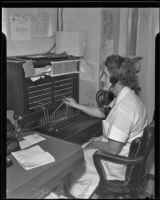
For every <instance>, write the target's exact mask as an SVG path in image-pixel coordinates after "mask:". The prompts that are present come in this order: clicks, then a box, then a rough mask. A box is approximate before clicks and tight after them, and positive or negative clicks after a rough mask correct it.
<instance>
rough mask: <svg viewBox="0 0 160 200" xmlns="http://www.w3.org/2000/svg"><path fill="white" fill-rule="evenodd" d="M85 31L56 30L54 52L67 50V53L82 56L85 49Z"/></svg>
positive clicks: (58, 52)
mask: <svg viewBox="0 0 160 200" xmlns="http://www.w3.org/2000/svg"><path fill="white" fill-rule="evenodd" d="M85 40H86V33H85V32H67V31H57V32H56V54H60V53H63V52H64V51H66V52H67V54H68V55H72V56H76V57H82V56H83V54H84V49H85Z"/></svg>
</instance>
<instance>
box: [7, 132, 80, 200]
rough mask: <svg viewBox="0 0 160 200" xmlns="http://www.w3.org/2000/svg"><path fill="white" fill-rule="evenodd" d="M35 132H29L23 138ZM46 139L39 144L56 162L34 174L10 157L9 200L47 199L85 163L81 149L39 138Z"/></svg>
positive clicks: (8, 176) (67, 143)
mask: <svg viewBox="0 0 160 200" xmlns="http://www.w3.org/2000/svg"><path fill="white" fill-rule="evenodd" d="M32 133H33V132H30V133H28V132H26V133H23V134H22V137H23V136H26V135H30V134H32ZM40 135H41V136H42V137H44V138H46V140H43V141H41V142H39V143H37V144H38V145H39V146H41V147H42V148H43V149H44V150H45V151H48V152H49V153H50V154H52V155H53V156H54V157H55V159H56V161H55V162H54V163H50V164H47V165H44V166H40V167H37V168H34V169H31V170H25V169H23V167H21V166H20V165H19V164H18V163H17V161H16V159H15V158H14V157H13V156H12V155H10V157H11V158H12V161H13V163H14V164H13V165H12V166H11V167H9V168H7V180H6V181H7V192H6V193H7V195H6V198H16V199H17V198H21V199H23V198H27V199H28V198H32V199H39V198H44V197H45V196H46V195H47V194H49V193H50V192H51V191H53V189H54V188H55V187H56V186H57V185H58V184H59V183H60V181H61V180H62V179H63V177H64V176H65V175H67V174H68V173H69V172H70V171H72V169H73V168H74V167H75V165H77V164H78V163H79V162H81V161H82V159H83V150H82V149H81V146H79V145H77V144H73V143H70V142H66V141H63V140H60V139H56V138H53V137H49V136H46V135H42V134H40Z"/></svg>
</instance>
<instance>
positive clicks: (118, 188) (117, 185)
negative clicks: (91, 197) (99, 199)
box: [96, 180, 131, 194]
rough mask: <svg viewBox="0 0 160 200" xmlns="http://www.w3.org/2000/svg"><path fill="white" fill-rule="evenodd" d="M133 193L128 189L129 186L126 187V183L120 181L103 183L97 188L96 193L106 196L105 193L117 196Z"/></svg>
mask: <svg viewBox="0 0 160 200" xmlns="http://www.w3.org/2000/svg"><path fill="white" fill-rule="evenodd" d="M130 191H131V188H130V187H128V185H125V181H119V180H107V181H106V183H105V182H103V184H101V185H99V187H98V188H97V191H96V193H100V194H102V193H103V194H105V193H116V194H122V193H129V192H130Z"/></svg>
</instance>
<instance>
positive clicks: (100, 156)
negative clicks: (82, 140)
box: [93, 150, 143, 185]
mask: <svg viewBox="0 0 160 200" xmlns="http://www.w3.org/2000/svg"><path fill="white" fill-rule="evenodd" d="M101 160H106V161H110V162H113V163H118V164H124V165H138V164H140V163H142V162H143V157H142V156H137V157H136V158H128V157H125V156H121V155H114V154H111V153H106V152H102V151H100V150H97V151H96V152H95V153H94V154H93V162H94V165H95V168H96V170H97V172H98V174H99V176H100V184H102V185H103V181H104V180H105V181H106V180H107V177H106V173H105V170H104V167H103V165H102V162H101Z"/></svg>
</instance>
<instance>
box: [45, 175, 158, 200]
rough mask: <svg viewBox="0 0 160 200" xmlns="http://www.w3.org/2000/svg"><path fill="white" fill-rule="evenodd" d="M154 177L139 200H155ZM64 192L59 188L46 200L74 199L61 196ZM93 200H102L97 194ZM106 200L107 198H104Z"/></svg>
mask: <svg viewBox="0 0 160 200" xmlns="http://www.w3.org/2000/svg"><path fill="white" fill-rule="evenodd" d="M154 182H155V181H154V176H153V175H152V176H149V180H148V182H147V184H146V187H145V191H144V192H143V193H142V194H140V195H139V199H146V198H147V199H148V198H149V199H154V197H155V187H154ZM61 191H62V188H61V187H58V189H57V190H56V192H55V193H53V192H52V193H50V194H49V195H48V196H46V197H45V199H73V198H71V197H69V196H68V197H66V196H67V195H61V194H60V193H61ZM91 199H100V198H99V197H98V196H97V195H96V194H95V195H93V196H92V197H91ZM104 199H105V198H104ZM106 199H115V197H113V196H110V197H107V198H106ZM119 199H123V198H119ZM126 199H135V198H132V197H127V198H126Z"/></svg>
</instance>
